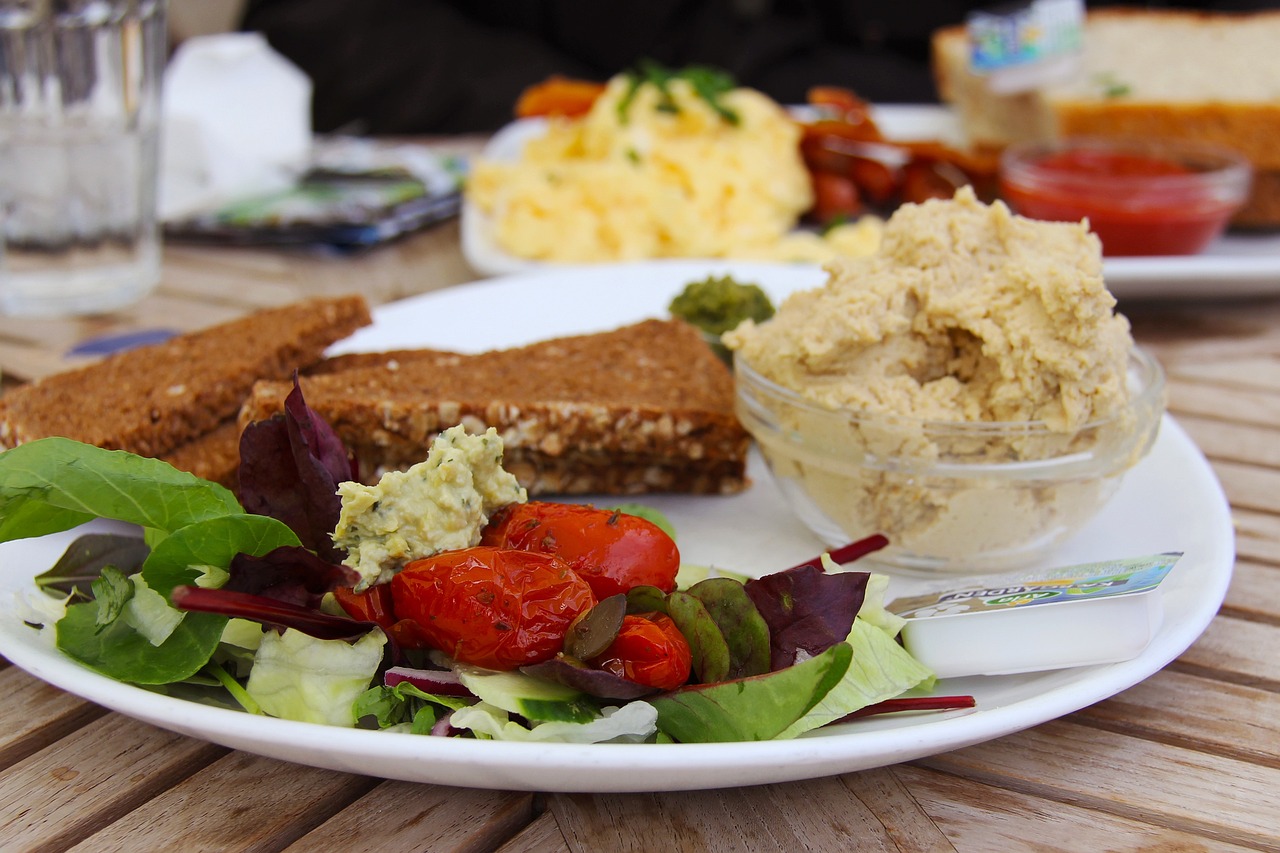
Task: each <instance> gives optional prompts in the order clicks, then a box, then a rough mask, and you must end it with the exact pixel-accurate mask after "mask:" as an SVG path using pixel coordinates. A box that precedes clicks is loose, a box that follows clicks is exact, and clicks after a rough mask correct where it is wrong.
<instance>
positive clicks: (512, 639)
mask: <svg viewBox="0 0 1280 853" xmlns="http://www.w3.org/2000/svg"><path fill="white" fill-rule="evenodd" d="M391 596H392V600H393V601H394V603H395V612H396V615H397V616H398V617H399V618H401V619H408V620H412V621H413V622H415V623H416V624H417V626H418V629H419V630H420V631H421V633H422V636H423V637H424V638H425V639H426V642H427V644H428V645H430V646H432V647H433V648H436V649H439V650H440V651H442V652H444V653H445V654H447V655H449V656H451V657H453V658H454V659H455V660H458V661H461V662H463V663H469V664H474V665H475V666H483V667H488V668H489V669H504V670H505V669H515V668H516V667H519V666H524V665H525V664H531V663H539V662H541V661H544V660H548V659H550V658H553V657H555V656H556V655H557V654H558V653H559V652H560V650H561V649H562V648H563V646H564V634H565V631H566V630H568V628H569V623H571V622H573V620H574V619H575V618H577V616H578V614H580V613H582V612H583V611H584V610H587V609H588V608H590V607H591V606H592V605H594V604H595V603H596V599H595V596H594V595H592V594H591V587H589V586H588V585H587V583H586V581H584V580H583V579H582V578H580V577H578V575H577V573H576V572H574V571H573V569H571V568H569V566H568V565H567V564H566V563H565V562H564V561H563V560H561V559H559V558H558V557H555V556H552V555H549V554H535V553H532V552H529V551H515V550H511V549H505V548H492V547H478V548H465V549H462V550H459V551H444V552H442V553H440V554H436V555H435V556H432V557H427V558H426V559H423V560H414V561H413V562H412V563H409V564H408V565H407V566H405V567H404V568H403V569H402V570H401V571H400V573H399V574H397V575H396V576H395V577H394V578H392V579H391Z"/></svg>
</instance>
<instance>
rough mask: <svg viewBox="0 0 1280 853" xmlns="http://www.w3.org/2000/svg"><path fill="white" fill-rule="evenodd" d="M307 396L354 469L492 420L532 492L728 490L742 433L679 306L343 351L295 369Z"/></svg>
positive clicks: (259, 411)
mask: <svg viewBox="0 0 1280 853" xmlns="http://www.w3.org/2000/svg"><path fill="white" fill-rule="evenodd" d="M301 384H302V391H303V396H304V397H305V399H306V401H307V405H308V406H310V407H311V408H312V409H314V410H315V411H316V412H317V413H318V414H319V415H320V416H321V417H322V418H324V419H325V420H326V421H328V422H329V424H330V425H332V426H333V428H334V430H335V431H336V432H337V434H338V436H339V437H340V438H341V439H342V440H343V441H344V442H345V443H346V444H347V446H348V447H350V448H351V449H352V450H353V451H354V452H355V455H356V459H357V462H358V464H359V469H360V476H361V479H363V480H365V481H366V482H372V481H375V480H376V479H377V478H378V477H379V476H380V475H381V473H382V472H384V471H387V470H401V469H404V468H408V467H409V466H410V465H413V464H414V463H416V462H420V461H422V460H423V459H425V458H426V456H427V450H428V448H429V447H430V444H431V441H432V440H433V439H434V437H435V436H436V434H437V433H439V432H440V431H442V430H444V429H447V428H449V427H451V426H454V425H455V424H458V423H462V424H465V425H466V427H467V428H468V430H469V431H472V432H475V431H480V430H483V429H485V428H487V427H490V426H492V427H495V428H496V429H497V430H498V433H499V434H500V435H501V436H502V438H503V441H504V446H505V455H504V467H505V468H506V469H507V470H508V471H510V472H511V473H513V474H515V476H516V477H517V478H518V479H519V480H520V483H521V485H523V486H525V488H527V489H528V490H529V492H530V494H639V493H645V492H688V493H701V494H719V493H732V492H736V491H740V490H741V489H743V488H744V487H745V485H746V474H745V468H746V454H747V447H748V441H749V440H748V436H747V433H746V431H745V430H744V429H743V428H742V426H741V424H740V423H739V422H738V419H737V416H736V415H735V414H734V390H733V377H732V375H731V374H730V372H729V370H728V368H727V367H726V366H725V365H724V363H723V362H721V361H720V360H719V359H718V358H716V356H715V354H714V353H713V352H712V351H711V348H710V347H709V346H707V344H706V342H705V341H704V340H703V338H702V335H701V333H700V332H698V330H697V329H695V328H694V327H693V326H691V325H689V324H687V323H685V322H683V321H680V320H656V319H655V320H646V321H643V322H640V323H636V324H632V325H629V326H624V327H622V328H620V329H616V330H613V331H608V332H600V333H596V334H585V335H575V336H569V337H562V338H555V339H551V340H546V341H540V342H538V343H534V344H529V345H527V346H523V347H516V348H511V349H503V350H492V351H489V352H483V353H477V354H459V353H450V352H440V351H435V350H398V351H395V352H388V353H372V354H369V353H364V354H354V355H343V356H337V357H335V358H332V359H328V360H325V361H323V362H320V363H319V364H318V365H316V366H315V367H314V368H313V369H312V370H311V371H309V373H308V375H306V376H304V377H302V379H301ZM291 388H292V384H291V383H289V382H283V381H263V382H259V383H257V384H256V385H255V386H254V388H253V392H252V393H251V394H250V396H249V398H248V399H247V400H246V401H245V404H244V408H243V409H242V411H241V414H240V425H241V427H242V428H243V427H244V426H245V425H246V424H248V423H249V422H251V421H255V420H261V419H264V418H268V417H270V416H271V415H273V414H275V413H276V412H279V411H283V408H284V400H285V397H286V396H287V395H288V393H289V391H290V389H291Z"/></svg>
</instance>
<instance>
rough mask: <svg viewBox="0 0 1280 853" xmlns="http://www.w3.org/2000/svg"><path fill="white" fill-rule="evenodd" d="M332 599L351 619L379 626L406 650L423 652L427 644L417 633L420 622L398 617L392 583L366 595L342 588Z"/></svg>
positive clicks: (370, 590) (380, 585) (367, 592)
mask: <svg viewBox="0 0 1280 853" xmlns="http://www.w3.org/2000/svg"><path fill="white" fill-rule="evenodd" d="M333 597H334V598H335V599H336V600H337V602H338V605H339V606H340V607H342V609H343V610H344V611H346V614H347V615H348V616H350V617H351V618H352V619H359V620H361V621H364V622H374V623H376V624H377V625H378V627H379V628H381V629H382V630H383V632H384V633H385V634H386V635H387V636H389V637H391V639H393V640H394V641H395V642H397V643H399V644H400V646H402V647H403V648H406V649H420V648H422V647H423V646H425V645H427V642H426V640H425V639H424V638H423V636H422V632H421V631H419V630H418V626H417V623H415V622H411V621H410V620H408V619H400V618H398V617H397V616H396V614H395V603H394V601H392V597H391V585H390V584H385V583H383V584H378V585H377V586H371V587H369V588H368V589H366V590H364V591H363V592H356V591H355V590H353V589H351V588H349V587H339V588H338V589H335V590H334V591H333Z"/></svg>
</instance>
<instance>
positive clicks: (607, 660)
mask: <svg viewBox="0 0 1280 853" xmlns="http://www.w3.org/2000/svg"><path fill="white" fill-rule="evenodd" d="M590 664H591V665H592V666H594V667H595V668H597V669H603V670H605V671H607V672H611V673H613V674H614V675H618V676H621V677H622V678H626V679H628V680H630V681H634V682H636V683H637V684H645V685H648V686H649V687H656V688H658V689H659V690H675V689H676V688H677V687H679V686H681V685H682V684H684V683H685V682H686V681H688V680H689V672H690V670H691V668H692V664H693V654H692V652H690V650H689V641H688V640H686V639H685V638H684V634H681V633H680V629H679V628H677V627H676V623H675V622H673V621H671V617H670V616H667V615H666V614H665V613H641V614H638V615H631V616H624V617H622V627H621V628H619V629H618V636H616V637H615V638H614V640H613V642H612V643H610V644H609V648H607V649H605V650H604V651H603V652H602V653H601V654H600V655H599V656H597V657H594V658H592V659H591V660H590Z"/></svg>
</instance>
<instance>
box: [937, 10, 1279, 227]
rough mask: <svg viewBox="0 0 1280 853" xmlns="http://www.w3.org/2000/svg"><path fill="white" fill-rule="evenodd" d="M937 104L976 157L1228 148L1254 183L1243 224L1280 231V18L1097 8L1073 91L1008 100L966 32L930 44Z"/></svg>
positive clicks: (1068, 85)
mask: <svg viewBox="0 0 1280 853" xmlns="http://www.w3.org/2000/svg"><path fill="white" fill-rule="evenodd" d="M932 47H933V70H934V76H935V79H936V82H937V87H938V93H939V96H940V97H941V98H942V100H943V101H944V102H947V103H949V104H951V105H952V106H953V107H954V109H955V112H956V115H957V117H958V118H959V120H960V123H961V126H962V128H963V130H964V134H965V136H966V137H967V139H968V141H969V142H970V143H971V144H972V145H974V146H976V147H978V148H988V149H990V148H1001V147H1003V146H1005V145H1007V144H1009V143H1012V142H1018V141H1023V140H1034V139H1054V138H1061V137H1065V136H1103V137H1121V136H1143V137H1152V138H1166V139H1173V138H1178V139H1192V140H1200V141H1205V142H1212V143H1216V144H1219V145H1226V146H1228V147H1230V148H1234V149H1236V150H1237V151H1239V152H1240V153H1241V154H1243V155H1245V157H1247V158H1248V159H1249V160H1250V162H1251V163H1252V164H1253V166H1254V168H1255V170H1256V172H1257V179H1256V180H1255V181H1254V187H1253V193H1252V196H1251V198H1250V200H1249V201H1248V202H1247V203H1246V206H1245V208H1244V209H1243V210H1241V211H1240V213H1239V214H1238V215H1237V216H1236V218H1235V220H1234V224H1236V225H1241V226H1246V227H1275V226H1280V145H1277V144H1276V140H1277V139H1280V12H1278V11H1268V12H1256V13H1209V12H1179V11H1169V10H1141V9H1099V10H1094V11H1091V12H1089V13H1088V16H1087V18H1086V23H1085V33H1084V55H1083V59H1082V67H1081V69H1080V70H1079V72H1078V73H1077V74H1076V75H1074V77H1073V78H1072V79H1071V80H1068V81H1063V82H1059V83H1055V84H1053V85H1051V86H1049V87H1046V88H1044V89H1039V90H1034V91H1031V92H1023V93H1018V94H1011V95H1000V94H996V93H994V92H992V91H991V90H990V88H989V87H988V86H987V84H986V78H984V77H982V76H980V75H977V74H974V73H973V72H972V71H970V69H969V54H968V50H969V48H968V41H967V37H966V33H965V29H964V27H962V26H956V27H948V28H945V29H942V30H939V31H937V32H936V33H935V34H934V36H933V41H932Z"/></svg>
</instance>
